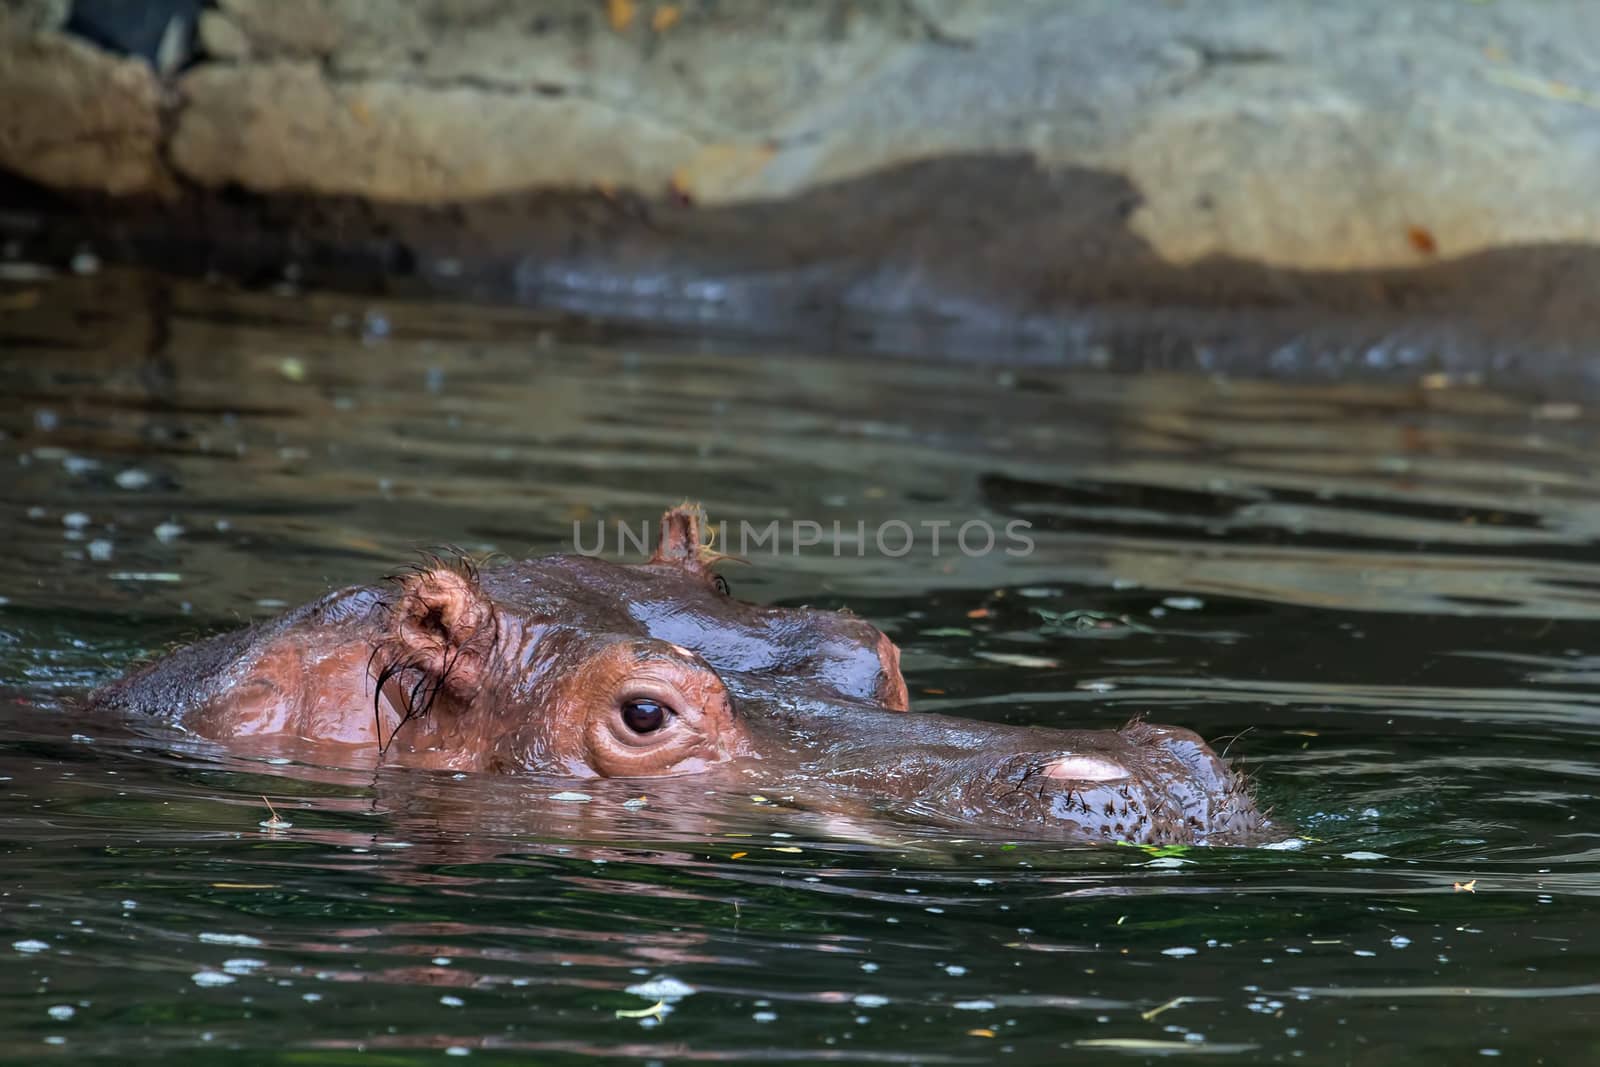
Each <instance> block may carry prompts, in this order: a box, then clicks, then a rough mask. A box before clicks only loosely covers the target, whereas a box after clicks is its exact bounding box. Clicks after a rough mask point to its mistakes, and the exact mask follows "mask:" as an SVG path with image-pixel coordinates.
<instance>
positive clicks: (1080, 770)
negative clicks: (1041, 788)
mask: <svg viewBox="0 0 1600 1067" xmlns="http://www.w3.org/2000/svg"><path fill="white" fill-rule="evenodd" d="M1044 776H1045V777H1046V778H1060V779H1066V780H1069V781H1073V782H1110V781H1115V780H1116V779H1118V778H1126V777H1128V771H1127V769H1126V768H1124V767H1123V766H1122V765H1121V764H1119V763H1112V762H1111V761H1110V760H1108V759H1101V758H1100V757H1099V756H1062V757H1061V758H1060V759H1058V760H1056V761H1054V762H1053V763H1050V764H1048V765H1047V766H1046V767H1045V769H1044Z"/></svg>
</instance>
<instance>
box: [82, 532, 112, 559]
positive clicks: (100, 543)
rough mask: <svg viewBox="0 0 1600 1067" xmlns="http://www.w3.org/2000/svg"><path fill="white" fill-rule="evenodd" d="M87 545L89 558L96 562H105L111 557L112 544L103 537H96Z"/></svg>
mask: <svg viewBox="0 0 1600 1067" xmlns="http://www.w3.org/2000/svg"><path fill="white" fill-rule="evenodd" d="M85 547H86V548H87V549H88V552H89V558H90V559H92V560H94V561H95V562H96V563H105V562H106V561H107V560H109V559H110V558H111V550H112V544H111V542H110V541H107V540H106V539H105V538H103V537H97V538H95V539H94V540H93V541H90V542H89V544H88V545H87V546H85Z"/></svg>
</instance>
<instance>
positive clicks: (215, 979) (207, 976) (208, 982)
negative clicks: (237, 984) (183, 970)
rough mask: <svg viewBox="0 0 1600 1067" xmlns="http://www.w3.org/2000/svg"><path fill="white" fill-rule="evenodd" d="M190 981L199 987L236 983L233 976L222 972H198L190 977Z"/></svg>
mask: <svg viewBox="0 0 1600 1067" xmlns="http://www.w3.org/2000/svg"><path fill="white" fill-rule="evenodd" d="M189 980H190V981H191V982H193V983H194V984H195V985H198V986H219V985H229V984H231V983H232V982H233V981H235V979H234V977H233V975H231V974H223V973H222V972H221V971H196V972H195V973H194V974H191V975H190V976H189Z"/></svg>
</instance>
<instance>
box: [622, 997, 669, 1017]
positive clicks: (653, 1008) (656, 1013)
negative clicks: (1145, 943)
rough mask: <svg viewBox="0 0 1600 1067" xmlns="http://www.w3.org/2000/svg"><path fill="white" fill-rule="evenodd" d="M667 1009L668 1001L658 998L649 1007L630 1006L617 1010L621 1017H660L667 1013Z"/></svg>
mask: <svg viewBox="0 0 1600 1067" xmlns="http://www.w3.org/2000/svg"><path fill="white" fill-rule="evenodd" d="M666 1011H667V1002H666V1001H664V1000H658V1001H656V1002H655V1003H654V1004H652V1005H650V1006H649V1007H648V1008H637V1009H632V1010H630V1009H628V1008H618V1009H617V1011H616V1016H617V1018H619V1019H659V1018H660V1017H661V1016H662V1015H664V1014H666Z"/></svg>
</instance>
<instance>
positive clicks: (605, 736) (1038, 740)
mask: <svg viewBox="0 0 1600 1067" xmlns="http://www.w3.org/2000/svg"><path fill="white" fill-rule="evenodd" d="M716 558H717V557H716V555H715V553H712V552H710V550H709V549H708V548H706V547H704V546H703V545H702V543H701V515H700V512H699V511H698V509H692V508H688V507H683V508H676V509H673V510H672V511H669V512H668V513H667V514H666V515H665V516H664V517H663V518H662V524H661V540H660V545H659V547H658V548H657V550H656V553H655V556H654V557H653V558H652V559H651V560H650V561H649V562H648V563H644V564H639V565H624V564H616V563H610V562H607V561H604V560H599V559H593V558H589V557H584V556H550V557H546V558H543V559H536V560H528V561H524V562H517V563H503V564H498V565H496V566H493V567H489V568H485V569H484V570H482V571H481V572H480V571H477V570H475V569H473V568H472V567H470V566H468V565H466V564H464V563H460V562H444V561H440V560H432V561H429V562H428V563H427V564H425V565H422V566H419V567H416V568H414V569H412V570H411V571H408V572H407V573H405V574H403V575H400V576H398V577H396V578H394V579H391V581H390V582H389V583H388V584H387V585H383V586H366V587H356V588H351V589H345V590H342V591H339V592H336V593H333V594H330V595H329V596H327V597H324V598H323V599H322V600H320V601H317V602H316V603H313V604H310V605H307V606H305V607H303V608H300V609H298V610H296V611H293V612H290V613H289V614H287V615H284V616H282V617H281V618H279V619H277V620H274V621H272V622H269V623H265V624H263V625H260V626H257V627H253V628H251V629H248V630H245V631H242V632H239V633H235V634H228V635H224V636H221V637H217V638H213V639H211V640H209V641H205V642H201V643H200V644H197V645H193V646H190V647H188V648H185V649H181V650H179V651H177V652H175V653H173V654H172V655H170V656H168V657H167V658H165V659H163V660H160V661H158V662H156V663H154V664H152V665H150V666H148V667H146V668H144V669H143V670H140V671H138V672H136V673H134V674H132V675H129V676H128V677H126V678H123V679H121V680H119V681H116V682H113V683H112V684H110V685H108V686H106V687H105V688H103V689H101V690H99V691H98V692H97V693H95V694H94V695H93V697H92V698H91V701H92V703H94V704H96V705H98V706H100V707H103V708H107V709H114V710H120V711H123V712H127V713H130V714H136V715H154V716H159V717H162V718H165V719H168V720H170V721H173V722H175V723H176V724H177V725H179V726H181V727H182V728H184V729H186V730H188V731H190V732H193V733H196V734H199V735H200V736H202V737H206V738H212V739H216V740H220V741H225V742H226V741H233V742H236V743H244V742H248V743H249V744H250V745H251V746H252V747H256V746H258V745H259V744H260V743H261V742H262V741H263V740H266V741H271V740H282V741H285V742H290V743H292V744H293V746H294V747H295V751H296V752H298V753H302V754H303V753H304V752H305V749H306V746H308V745H309V746H311V747H312V748H313V749H315V750H316V752H317V754H318V756H319V758H320V759H324V760H326V761H327V762H330V763H336V764H337V763H348V762H350V761H349V760H348V759H345V758H343V757H348V756H350V755H352V754H354V753H356V752H360V753H362V754H365V755H367V756H369V757H370V755H371V754H372V753H374V752H376V753H380V754H381V757H382V759H383V760H384V761H386V762H391V763H399V764H404V765H409V766H415V767H422V768H432V769H446V770H462V771H517V770H531V771H542V772H555V773H561V774H566V775H572V776H578V777H596V776H600V777H611V778H631V777H637V778H644V777H658V776H665V775H677V776H689V775H700V776H708V777H710V778H712V779H714V780H719V781H727V782H731V781H733V780H734V779H733V778H732V777H731V775H733V774H735V773H741V772H742V773H743V774H745V775H747V776H748V775H750V774H752V773H758V774H759V776H760V778H761V779H762V780H764V781H768V782H779V783H788V784H789V785H790V786H792V787H793V788H791V789H790V792H791V793H793V794H795V795H796V796H797V798H798V799H799V801H800V802H802V803H803V802H804V799H805V797H806V796H807V795H808V794H814V795H816V796H819V797H825V798H826V799H825V800H819V801H818V803H819V804H824V805H834V806H838V805H840V804H841V803H843V802H842V801H841V799H840V798H855V800H856V801H857V802H858V803H859V804H860V805H864V806H868V807H871V806H876V807H879V808H890V809H893V810H898V811H900V812H903V813H907V814H911V815H915V816H918V817H920V818H924V819H929V820H933V821H939V822H946V823H953V824H958V825H963V826H969V827H974V828H978V829H983V828H987V829H990V830H1003V831H1006V832H1010V833H1016V832H1019V831H1020V832H1023V833H1028V834H1031V835H1034V836H1040V837H1048V838H1064V839H1071V840H1087V841H1105V840H1129V841H1140V842H1208V841H1209V842H1212V843H1248V842H1251V841H1255V840H1258V839H1260V838H1261V836H1262V835H1263V833H1264V831H1265V829H1266V823H1265V820H1264V819H1263V818H1262V816H1261V815H1260V814H1259V813H1258V812H1257V810H1256V808H1255V805H1254V803H1253V802H1252V801H1251V799H1250V796H1249V794H1248V792H1247V790H1246V789H1245V787H1244V785H1243V783H1242V781H1241V779H1240V778H1239V776H1238V775H1237V774H1235V773H1234V772H1232V771H1231V770H1229V769H1228V768H1227V767H1226V766H1225V765H1224V764H1223V762H1222V760H1221V759H1220V758H1219V757H1218V756H1217V755H1216V753H1214V752H1213V751H1212V750H1211V749H1210V748H1209V747H1208V746H1207V745H1206V744H1205V743H1204V742H1203V741H1202V740H1201V739H1200V738H1199V737H1198V736H1197V735H1195V734H1194V733H1192V732H1190V731H1188V730H1183V729H1179V728H1176V727H1170V726H1156V725H1151V724H1146V723H1143V722H1134V723H1130V724H1129V725H1127V726H1125V727H1123V728H1122V729H1120V730H1115V731H1111V730H1052V729H1044V728H1029V727H1014V726H999V725H992V724H986V723H977V722H967V721H963V720H959V719H953V718H947V717H944V716H938V715H925V714H911V713H908V710H907V704H908V701H907V690H906V684H905V681H904V679H903V678H902V677H901V674H900V666H899V652H898V650H897V649H896V648H895V646H894V644H893V643H892V642H891V641H890V640H889V639H888V637H886V636H885V635H884V634H883V633H882V632H881V631H879V630H878V629H876V628H875V627H873V626H872V625H871V624H869V623H867V622H866V621H864V620H862V619H859V618H856V617H854V616H852V615H850V614H848V613H843V612H828V611H817V610H812V609H805V608H776V607H762V606H758V605H753V604H747V603H744V602H742V601H739V600H737V599H734V598H733V597H731V596H729V595H728V594H727V592H726V587H725V586H724V585H723V583H722V582H720V580H719V579H718V578H717V577H716V575H715V574H714V573H713V571H712V564H713V563H715V561H716ZM752 768H754V770H752ZM745 781H748V778H746V779H745Z"/></svg>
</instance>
